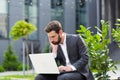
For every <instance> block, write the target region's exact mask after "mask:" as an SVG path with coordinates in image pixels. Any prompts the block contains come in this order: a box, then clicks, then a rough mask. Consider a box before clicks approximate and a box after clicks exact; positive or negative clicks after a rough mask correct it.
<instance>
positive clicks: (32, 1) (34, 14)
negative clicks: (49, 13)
mask: <svg viewBox="0 0 120 80" xmlns="http://www.w3.org/2000/svg"><path fill="white" fill-rule="evenodd" d="M24 10H25V12H24V13H25V14H24V16H25V20H26V21H27V22H29V23H32V24H33V25H35V26H36V27H37V26H38V0H25V9H24ZM37 34H38V31H36V32H34V33H32V34H31V35H30V36H29V39H30V40H37V39H38V35H37Z"/></svg>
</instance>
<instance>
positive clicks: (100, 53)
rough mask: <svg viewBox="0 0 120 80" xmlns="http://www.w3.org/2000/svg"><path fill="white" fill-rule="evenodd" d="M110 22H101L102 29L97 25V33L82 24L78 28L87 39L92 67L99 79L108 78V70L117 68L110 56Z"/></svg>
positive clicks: (104, 79)
mask: <svg viewBox="0 0 120 80" xmlns="http://www.w3.org/2000/svg"><path fill="white" fill-rule="evenodd" d="M109 27H110V26H109V24H108V22H104V21H102V22H101V30H100V29H99V28H98V27H95V29H96V30H97V33H96V34H93V32H92V31H90V30H89V29H87V28H86V27H85V26H82V25H80V29H79V30H77V32H79V34H80V35H81V36H82V37H83V39H84V40H85V43H86V45H87V47H88V51H89V56H90V68H91V70H92V71H93V72H95V75H94V76H95V77H96V78H97V80H106V79H108V77H109V76H108V75H107V72H108V71H110V70H113V72H114V70H115V69H116V66H115V62H114V61H113V60H112V59H110V57H109V48H108V45H109V43H110V39H109V37H108V32H109Z"/></svg>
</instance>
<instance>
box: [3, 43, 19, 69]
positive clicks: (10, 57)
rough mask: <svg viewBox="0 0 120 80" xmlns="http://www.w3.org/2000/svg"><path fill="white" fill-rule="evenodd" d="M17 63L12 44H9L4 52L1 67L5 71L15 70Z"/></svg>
mask: <svg viewBox="0 0 120 80" xmlns="http://www.w3.org/2000/svg"><path fill="white" fill-rule="evenodd" d="M18 65H19V61H18V57H17V55H15V53H14V51H13V49H12V45H11V44H10V45H9V46H8V48H7V50H6V51H5V52H4V60H3V67H4V69H5V70H6V71H12V70H17V66H18Z"/></svg>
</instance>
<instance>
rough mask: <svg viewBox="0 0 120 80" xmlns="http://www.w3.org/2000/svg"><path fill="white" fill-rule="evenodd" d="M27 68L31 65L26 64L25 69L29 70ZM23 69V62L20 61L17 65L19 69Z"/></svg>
mask: <svg viewBox="0 0 120 80" xmlns="http://www.w3.org/2000/svg"><path fill="white" fill-rule="evenodd" d="M27 69H29V65H27V64H26V65H25V70H27ZM21 70H23V64H22V63H20V64H19V66H18V67H17V71H21Z"/></svg>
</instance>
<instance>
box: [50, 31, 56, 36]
mask: <svg viewBox="0 0 120 80" xmlns="http://www.w3.org/2000/svg"><path fill="white" fill-rule="evenodd" d="M56 34H57V33H56V32H55V31H51V32H49V33H48V36H54V35H56Z"/></svg>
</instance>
